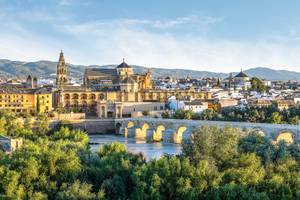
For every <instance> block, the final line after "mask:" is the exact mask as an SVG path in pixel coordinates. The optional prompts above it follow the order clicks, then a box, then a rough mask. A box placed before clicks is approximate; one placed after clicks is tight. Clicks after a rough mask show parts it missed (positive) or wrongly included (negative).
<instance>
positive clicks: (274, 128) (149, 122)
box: [115, 118, 300, 143]
mask: <svg viewBox="0 0 300 200" xmlns="http://www.w3.org/2000/svg"><path fill="white" fill-rule="evenodd" d="M204 125H208V126H213V125H217V126H219V127H221V128H224V127H226V126H232V127H235V128H240V129H241V130H245V131H256V132H258V133H260V134H263V135H264V136H266V137H268V138H270V139H271V140H273V141H274V142H278V141H280V140H285V141H286V142H287V143H291V142H293V141H294V140H298V139H299V138H300V125H290V124H268V123H249V122H229V121H205V120H181V119H160V118H123V119H115V129H116V132H117V134H122V135H124V136H125V137H135V138H137V139H143V140H149V141H154V142H155V141H164V142H171V143H181V142H182V139H188V138H189V137H190V135H191V133H192V131H193V130H194V129H195V128H199V127H201V126H204Z"/></svg>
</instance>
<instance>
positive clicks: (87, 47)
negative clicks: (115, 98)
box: [0, 15, 300, 72]
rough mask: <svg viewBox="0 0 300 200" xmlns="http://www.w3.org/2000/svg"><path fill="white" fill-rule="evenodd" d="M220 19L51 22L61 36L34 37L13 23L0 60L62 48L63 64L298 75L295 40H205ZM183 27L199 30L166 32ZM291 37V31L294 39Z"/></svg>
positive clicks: (1, 35) (0, 38)
mask: <svg viewBox="0 0 300 200" xmlns="http://www.w3.org/2000/svg"><path fill="white" fill-rule="evenodd" d="M45 19H48V18H47V16H45ZM223 20H224V19H223V18H215V17H199V16H193V15H192V16H184V17H179V18H175V19H169V20H149V19H116V20H107V21H105V20H103V21H96V22H95V21H94V22H86V23H81V24H74V23H71V22H67V21H63V22H62V23H57V24H51V25H52V26H54V27H55V28H56V29H55V31H56V33H57V34H59V35H60V36H61V35H63V36H64V37H56V36H53V35H51V34H50V35H46V36H43V35H39V34H36V33H33V32H32V31H30V30H29V29H28V28H27V29H26V28H25V29H24V27H23V26H19V24H17V23H14V25H11V27H10V28H9V29H7V30H6V31H1V32H0V56H1V58H9V59H13V60H16V59H20V60H40V59H51V60H57V58H58V54H59V50H60V49H61V48H62V49H64V51H65V56H66V59H67V61H68V62H71V63H74V64H98V65H104V64H112V63H113V64H116V63H119V62H121V61H122V58H123V57H125V59H126V61H127V62H128V63H129V64H137V65H143V66H148V67H168V68H175V67H176V68H185V69H195V70H207V71H221V72H229V71H238V70H240V68H243V69H245V68H249V67H256V66H266V67H273V68H281V69H284V68H285V69H290V70H296V71H300V70H299V69H298V66H300V59H299V58H298V57H299V52H300V45H299V43H297V41H296V42H294V43H293V45H291V44H290V41H289V40H288V38H289V36H282V37H271V36H270V37H269V38H271V39H257V40H253V39H251V40H248V41H247V40H244V41H243V40H227V39H224V38H219V39H212V38H211V37H209V34H208V32H206V30H209V29H210V27H211V26H217V25H218V23H222V22H223ZM51 22H52V20H51ZM186 25H193V26H195V27H197V28H199V29H198V30H197V31H195V32H193V33H192V32H191V33H189V32H187V31H188V30H190V29H188V30H186V31H183V33H180V34H177V33H175V31H172V30H173V28H181V29H183V30H184V29H185V26H186ZM0 27H1V26H0ZM232 31H234V30H232ZM296 33H297V32H295V31H294V32H292V34H294V35H296V36H295V38H296V37H297V34H296Z"/></svg>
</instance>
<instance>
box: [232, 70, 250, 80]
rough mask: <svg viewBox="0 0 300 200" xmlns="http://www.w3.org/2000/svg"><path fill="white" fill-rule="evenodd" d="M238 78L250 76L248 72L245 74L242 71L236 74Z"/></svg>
mask: <svg viewBox="0 0 300 200" xmlns="http://www.w3.org/2000/svg"><path fill="white" fill-rule="evenodd" d="M235 77H236V78H247V77H249V76H248V75H247V74H245V73H244V72H243V71H241V72H240V73H238V74H237V75H236V76H235Z"/></svg>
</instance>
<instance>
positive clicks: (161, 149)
mask: <svg viewBox="0 0 300 200" xmlns="http://www.w3.org/2000/svg"><path fill="white" fill-rule="evenodd" d="M111 142H120V143H123V144H125V145H126V147H127V150H128V151H130V152H132V153H140V152H141V153H142V154H143V155H144V156H145V157H146V158H147V160H150V159H154V158H159V157H161V156H162V155H164V154H171V155H177V154H180V153H181V145H179V144H172V143H163V142H158V143H146V141H141V140H135V139H134V138H124V137H120V136H113V135H90V143H92V144H91V149H92V151H94V152H95V151H96V150H97V149H98V148H99V145H103V144H107V143H111Z"/></svg>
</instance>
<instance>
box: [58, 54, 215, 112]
mask: <svg viewBox="0 0 300 200" xmlns="http://www.w3.org/2000/svg"><path fill="white" fill-rule="evenodd" d="M62 57H63V55H62V53H61V55H60V58H59V59H60V60H61V58H62ZM63 60H64V59H63ZM60 62H61V61H60ZM65 71H67V70H63V72H65ZM57 77H64V78H66V80H67V77H66V76H65V74H64V75H63V76H62V75H61V70H60V67H58V68H57ZM64 78H63V79H64ZM57 80H58V82H57V86H58V88H59V90H58V95H57V98H58V100H57V104H58V106H60V107H63V108H66V109H67V110H73V111H74V112H75V111H78V110H80V111H83V112H86V113H91V114H93V113H94V114H97V115H98V117H102V118H106V117H115V118H120V117H122V116H124V113H126V116H127V115H128V113H127V112H123V108H126V106H124V105H125V104H126V103H133V102H136V103H137V104H138V103H141V102H153V103H154V104H155V103H157V102H160V103H165V102H166V101H167V100H168V98H169V97H171V96H175V95H179V96H181V97H191V98H193V99H199V100H200V99H201V100H203V99H211V93H210V92H207V91H200V92H199V91H195V90H194V89H189V90H172V91H167V90H157V89H154V87H153V83H152V80H151V72H150V71H149V70H148V71H147V72H146V73H145V74H135V73H134V70H133V68H132V67H131V66H130V65H128V64H127V63H125V62H124V60H123V62H122V63H121V64H120V65H118V66H117V67H115V68H87V69H86V70H85V73H84V79H83V80H84V82H83V85H82V86H71V85H68V84H61V83H59V81H60V80H61V79H60V78H58V79H57ZM64 83H67V81H66V82H64ZM147 107H148V108H151V106H149V105H148V106H147ZM102 108H104V109H102ZM108 108H109V109H108ZM153 108H155V107H153ZM99 109H100V110H99ZM148 111H150V110H148ZM108 112H109V113H108ZM99 113H101V114H99ZM120 113H122V114H120Z"/></svg>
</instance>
